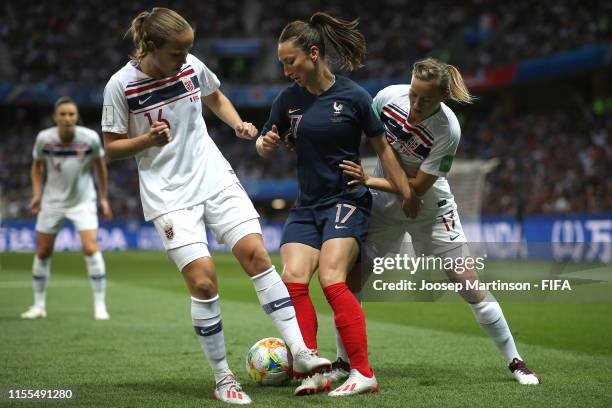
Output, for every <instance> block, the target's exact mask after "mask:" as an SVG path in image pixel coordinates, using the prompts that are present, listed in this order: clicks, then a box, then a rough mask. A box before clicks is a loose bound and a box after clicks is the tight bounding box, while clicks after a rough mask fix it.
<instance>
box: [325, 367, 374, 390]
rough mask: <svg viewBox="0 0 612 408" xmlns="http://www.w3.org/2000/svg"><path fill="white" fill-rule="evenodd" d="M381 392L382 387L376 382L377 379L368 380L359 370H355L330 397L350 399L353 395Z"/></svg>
mask: <svg viewBox="0 0 612 408" xmlns="http://www.w3.org/2000/svg"><path fill="white" fill-rule="evenodd" d="M378 391H380V387H379V386H378V381H376V377H374V376H372V377H371V378H368V377H366V376H364V375H362V374H361V373H360V372H359V371H357V369H355V368H353V369H352V370H351V374H350V375H349V378H348V379H347V380H346V381H345V382H344V384H342V385H341V386H339V387H338V388H336V389H335V390H333V391H332V392H330V393H329V394H327V395H329V396H330V397H348V396H351V395H357V394H364V393H370V394H372V393H375V392H378Z"/></svg>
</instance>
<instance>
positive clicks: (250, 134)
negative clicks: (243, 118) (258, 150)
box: [234, 122, 259, 140]
mask: <svg viewBox="0 0 612 408" xmlns="http://www.w3.org/2000/svg"><path fill="white" fill-rule="evenodd" d="M234 131H235V132H236V136H237V137H239V138H241V139H246V140H253V139H255V138H256V137H257V135H258V134H259V132H258V130H257V128H256V127H255V125H253V124H252V123H250V122H242V123H240V124H239V125H238V126H236V128H235V129H234Z"/></svg>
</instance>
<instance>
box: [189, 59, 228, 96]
mask: <svg viewBox="0 0 612 408" xmlns="http://www.w3.org/2000/svg"><path fill="white" fill-rule="evenodd" d="M192 58H193V60H192V61H190V63H191V64H192V65H193V67H194V69H195V71H196V74H197V75H198V81H200V90H201V91H202V96H208V95H210V94H211V93H213V92H215V91H216V90H217V89H219V86H220V85H221V81H219V78H217V75H215V73H214V72H212V71H211V70H210V69H209V68H208V67H207V66H206V65H205V64H204V63H203V62H202V61H200V60H199V59H198V58H197V57H195V56H192Z"/></svg>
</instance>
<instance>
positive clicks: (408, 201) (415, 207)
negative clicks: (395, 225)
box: [402, 185, 423, 218]
mask: <svg viewBox="0 0 612 408" xmlns="http://www.w3.org/2000/svg"><path fill="white" fill-rule="evenodd" d="M422 205H423V200H421V198H420V197H419V196H417V195H416V192H415V191H414V188H413V187H412V185H410V195H409V196H408V197H404V202H403V203H402V211H403V212H404V214H405V215H406V217H408V218H416V216H417V214H418V213H419V210H420V209H421V206H422Z"/></svg>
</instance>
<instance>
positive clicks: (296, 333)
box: [232, 219, 331, 377]
mask: <svg viewBox="0 0 612 408" xmlns="http://www.w3.org/2000/svg"><path fill="white" fill-rule="evenodd" d="M250 222H253V223H256V224H257V226H259V221H258V220H256V219H255V220H251V221H250ZM232 252H233V253H234V254H235V255H236V258H237V259H238V260H239V261H240V264H241V265H242V267H243V268H244V270H245V271H246V272H247V274H248V275H249V276H250V277H251V280H252V281H253V285H254V286H255V291H256V293H257V298H258V299H259V303H260V304H261V306H262V308H263V310H264V311H265V312H266V314H267V315H268V316H269V317H270V319H272V322H273V323H274V324H275V326H276V328H277V329H278V331H279V332H280V334H281V336H282V338H283V339H284V340H285V342H286V343H287V346H288V347H289V349H290V350H291V354H292V355H293V375H294V376H296V377H302V376H307V375H311V374H314V373H315V372H318V371H323V370H325V369H327V368H329V367H330V365H331V363H330V362H329V360H327V359H324V358H321V357H319V356H317V354H316V351H315V350H314V348H313V349H310V348H309V347H308V346H307V345H306V343H305V342H304V338H303V336H302V332H301V330H300V326H299V323H298V319H297V317H296V311H295V307H294V306H293V301H292V300H291V296H290V295H289V291H288V289H287V286H286V285H285V283H284V282H283V281H282V280H281V277H280V275H279V274H278V272H276V268H275V267H274V265H272V262H271V261H270V257H269V255H268V252H267V250H266V249H265V247H264V244H263V239H262V236H261V234H249V235H246V236H244V237H243V238H241V239H240V240H239V241H238V242H237V243H236V244H235V245H234V246H233V247H232Z"/></svg>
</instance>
